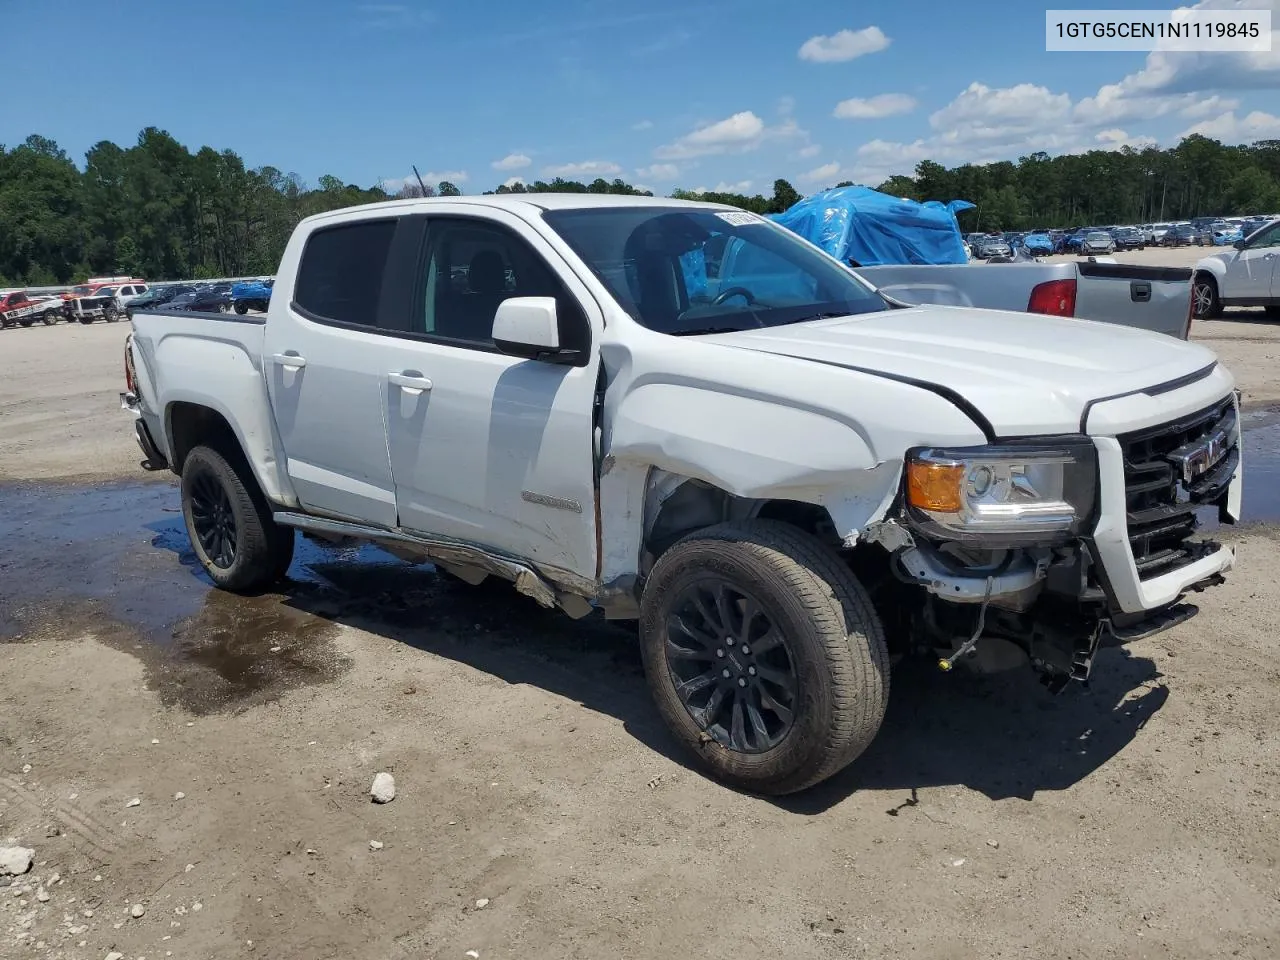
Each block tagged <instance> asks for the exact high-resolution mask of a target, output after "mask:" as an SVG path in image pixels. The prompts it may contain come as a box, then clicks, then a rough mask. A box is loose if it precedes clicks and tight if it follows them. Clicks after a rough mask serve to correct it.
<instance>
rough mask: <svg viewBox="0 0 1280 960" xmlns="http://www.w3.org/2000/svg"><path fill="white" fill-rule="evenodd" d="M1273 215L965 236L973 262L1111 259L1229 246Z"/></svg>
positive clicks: (1263, 224) (1273, 218)
mask: <svg viewBox="0 0 1280 960" xmlns="http://www.w3.org/2000/svg"><path fill="white" fill-rule="evenodd" d="M1277 219H1280V214H1275V215H1272V216H1254V217H1232V218H1230V219H1223V218H1221V217H1198V218H1196V219H1194V220H1187V221H1181V222H1174V223H1144V224H1138V225H1134V226H1109V227H1075V228H1073V229H1071V230H1047V229H1042V230H1032V231H1030V232H1027V233H1002V234H995V233H971V234H968V235H967V236H966V237H965V243H966V245H967V246H968V248H969V252H970V254H971V255H972V256H973V257H974V259H976V260H990V259H992V258H999V257H1010V258H1012V257H1015V256H1016V255H1018V254H1019V253H1021V254H1023V255H1026V256H1047V255H1049V254H1055V253H1079V254H1083V255H1088V256H1094V255H1098V254H1105V255H1110V254H1112V253H1115V252H1116V251H1117V250H1145V249H1146V248H1147V247H1190V246H1198V247H1229V246H1231V245H1232V244H1233V243H1235V242H1236V241H1237V240H1242V239H1244V238H1245V237H1247V236H1249V235H1250V234H1252V233H1254V232H1255V231H1257V230H1259V229H1261V228H1262V227H1264V226H1266V225H1267V224H1268V223H1271V222H1272V221H1274V220H1277Z"/></svg>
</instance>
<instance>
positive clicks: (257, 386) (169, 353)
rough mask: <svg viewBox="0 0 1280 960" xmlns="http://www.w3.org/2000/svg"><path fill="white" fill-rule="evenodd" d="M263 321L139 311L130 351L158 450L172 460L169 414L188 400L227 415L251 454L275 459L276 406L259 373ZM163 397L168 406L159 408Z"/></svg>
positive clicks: (260, 319)
mask: <svg viewBox="0 0 1280 960" xmlns="http://www.w3.org/2000/svg"><path fill="white" fill-rule="evenodd" d="M265 324H266V318H265V317H247V316H238V315H236V314H233V313H196V312H188V311H179V310H154V311H153V310H142V311H139V312H137V313H135V314H134V315H133V335H132V337H131V338H130V344H129V348H128V349H129V350H131V351H132V355H133V361H134V369H135V371H136V374H137V378H138V394H139V401H140V408H141V410H142V415H143V418H144V420H146V423H147V427H148V429H149V430H150V432H151V436H152V437H154V438H155V440H156V443H157V445H158V446H159V447H160V452H161V453H163V454H164V456H165V458H166V459H167V460H169V461H170V462H173V451H171V450H169V449H167V444H168V440H167V436H168V431H167V430H166V429H165V418H166V416H170V415H172V410H170V409H168V408H169V407H172V406H173V405H174V404H178V403H191V404H197V405H200V406H204V407H208V408H210V409H212V410H216V411H218V412H219V413H221V414H222V416H223V417H224V418H225V419H226V420H227V422H228V424H231V425H233V426H234V427H235V428H236V430H237V432H239V433H240V434H241V436H240V440H241V442H242V444H243V445H244V448H245V450H246V452H249V451H260V452H261V453H262V454H263V455H265V456H273V454H274V448H273V446H272V437H273V435H274V426H273V424H272V422H271V405H270V403H269V402H268V399H267V383H266V379H265V378H264V376H263V372H262V346H263V339H264V337H265V334H266V326H265ZM160 397H163V398H164V403H165V406H166V409H159V406H160V405H159V403H158V398H160Z"/></svg>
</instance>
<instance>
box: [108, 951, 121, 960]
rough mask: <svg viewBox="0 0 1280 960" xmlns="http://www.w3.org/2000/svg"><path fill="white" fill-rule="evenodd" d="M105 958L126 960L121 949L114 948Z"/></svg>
mask: <svg viewBox="0 0 1280 960" xmlns="http://www.w3.org/2000/svg"><path fill="white" fill-rule="evenodd" d="M104 960H124V954H123V953H121V952H120V951H119V950H112V951H111V952H110V953H108V954H107V955H106V957H105V958H104Z"/></svg>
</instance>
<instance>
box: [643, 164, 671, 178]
mask: <svg viewBox="0 0 1280 960" xmlns="http://www.w3.org/2000/svg"><path fill="white" fill-rule="evenodd" d="M636 174H637V175H638V176H641V177H649V178H651V179H653V180H674V179H675V178H676V177H678V176H680V168H679V167H677V166H676V165H675V164H674V163H655V164H653V165H652V166H648V167H638V168H636Z"/></svg>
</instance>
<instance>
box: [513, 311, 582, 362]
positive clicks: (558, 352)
mask: <svg viewBox="0 0 1280 960" xmlns="http://www.w3.org/2000/svg"><path fill="white" fill-rule="evenodd" d="M493 343H494V346H496V347H497V348H498V349H499V350H501V351H502V352H503V353H506V354H510V355H511V356H513V357H523V358H524V359H526V360H541V361H543V362H545V363H563V364H574V363H576V362H577V360H578V357H579V354H580V351H578V350H566V349H564V348H562V347H561V346H560V324H559V321H558V320H557V318H556V299H555V297H510V298H508V299H506V300H503V301H502V303H500V304H498V312H497V313H496V314H494V317H493Z"/></svg>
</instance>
